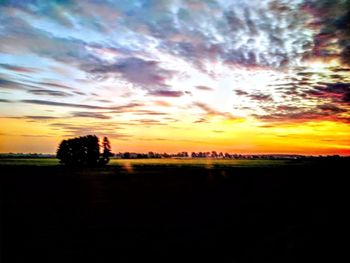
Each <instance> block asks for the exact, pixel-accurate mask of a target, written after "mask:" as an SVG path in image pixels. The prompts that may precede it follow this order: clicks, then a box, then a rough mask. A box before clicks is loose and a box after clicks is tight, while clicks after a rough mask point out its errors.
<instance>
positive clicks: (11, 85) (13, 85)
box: [0, 77, 25, 90]
mask: <svg viewBox="0 0 350 263" xmlns="http://www.w3.org/2000/svg"><path fill="white" fill-rule="evenodd" d="M24 86H25V85H24V84H21V83H19V82H16V81H11V80H7V79H3V78H1V77H0V88H3V89H15V90H24V89H25V87H24Z"/></svg>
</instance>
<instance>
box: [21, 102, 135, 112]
mask: <svg viewBox="0 0 350 263" xmlns="http://www.w3.org/2000/svg"><path fill="white" fill-rule="evenodd" d="M20 102H23V103H29V104H38V105H47V106H58V107H70V108H83V109H91V110H114V111H120V110H124V109H128V108H135V107H139V106H142V104H138V103H129V104H126V105H121V106H110V107H104V106H97V105H89V104H76V103H65V102H56V101H46V100H20Z"/></svg>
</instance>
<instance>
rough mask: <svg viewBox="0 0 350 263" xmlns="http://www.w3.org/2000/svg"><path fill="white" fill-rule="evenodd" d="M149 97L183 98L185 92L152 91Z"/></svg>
mask: <svg viewBox="0 0 350 263" xmlns="http://www.w3.org/2000/svg"><path fill="white" fill-rule="evenodd" d="M148 95H151V96H156V97H181V96H183V95H184V92H183V91H179V90H152V91H149V92H148Z"/></svg>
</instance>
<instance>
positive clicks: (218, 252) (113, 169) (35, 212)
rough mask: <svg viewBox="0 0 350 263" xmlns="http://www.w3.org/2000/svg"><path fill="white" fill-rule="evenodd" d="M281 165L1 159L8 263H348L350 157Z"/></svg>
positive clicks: (4, 258)
mask: <svg viewBox="0 0 350 263" xmlns="http://www.w3.org/2000/svg"><path fill="white" fill-rule="evenodd" d="M276 163H278V161H271V165H268V166H260V167H259V166H251V167H249V166H246V167H235V166H220V165H213V166H208V167H206V166H191V165H176V166H175V165H147V164H142V165H134V166H130V164H129V165H125V166H123V165H118V166H117V165H111V164H110V165H108V166H96V167H71V166H65V165H54V166H31V165H27V166H16V165H1V162H0V170H1V173H0V191H1V211H0V212H1V213H0V219H1V221H0V222H1V229H2V233H1V239H2V240H1V241H2V244H1V250H2V258H1V259H2V262H4V263H7V262H32V261H33V262H50V263H55V262H57V263H58V262H59V263H61V262H85V261H89V262H144V261H152V262H155V261H158V262H202V261H203V260H205V261H210V262H259V263H260V262H278V263H280V262H284V263H288V262H321V261H322V262H341V261H340V255H341V253H340V252H341V251H347V250H343V249H346V248H345V243H344V242H343V241H342V240H343V239H340V238H339V236H341V233H343V231H344V229H345V226H346V225H347V224H348V223H343V222H344V219H343V221H342V216H340V215H339V211H346V207H347V204H346V201H345V200H347V199H346V198H345V196H346V193H347V191H348V189H347V185H348V184H346V179H347V176H346V174H347V172H346V171H347V170H348V167H349V166H348V164H349V162H348V159H345V158H339V159H335V158H333V159H332V158H331V159H308V160H290V161H287V162H283V163H284V164H283V165H275V164H276ZM126 164H127V162H126Z"/></svg>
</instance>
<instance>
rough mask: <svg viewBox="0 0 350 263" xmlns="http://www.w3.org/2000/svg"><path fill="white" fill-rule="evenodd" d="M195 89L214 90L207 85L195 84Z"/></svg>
mask: <svg viewBox="0 0 350 263" xmlns="http://www.w3.org/2000/svg"><path fill="white" fill-rule="evenodd" d="M196 89H199V90H205V91H212V90H214V89H213V88H210V87H207V86H196Z"/></svg>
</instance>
